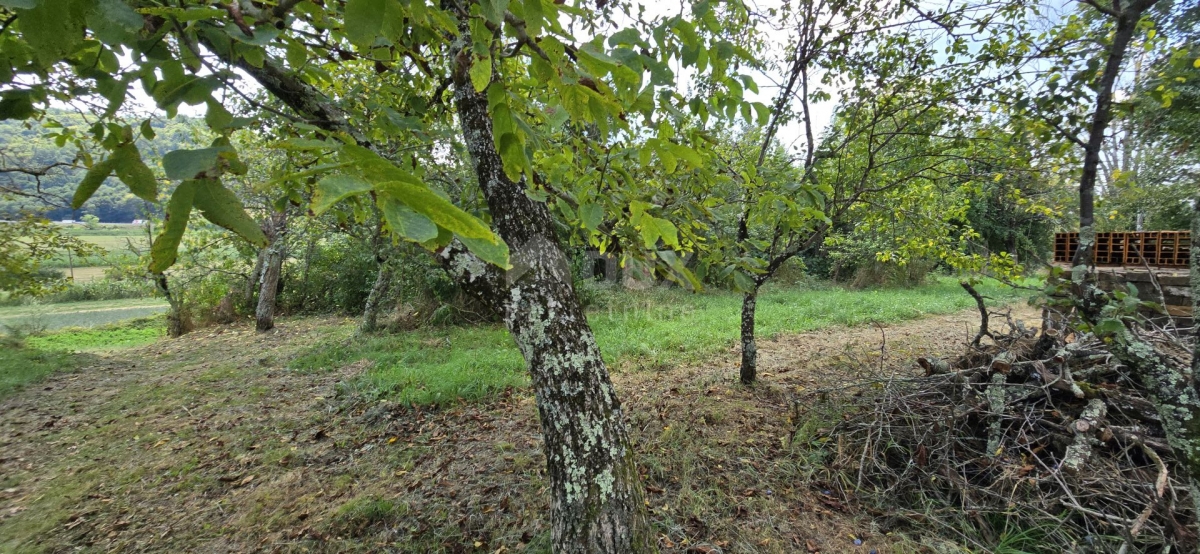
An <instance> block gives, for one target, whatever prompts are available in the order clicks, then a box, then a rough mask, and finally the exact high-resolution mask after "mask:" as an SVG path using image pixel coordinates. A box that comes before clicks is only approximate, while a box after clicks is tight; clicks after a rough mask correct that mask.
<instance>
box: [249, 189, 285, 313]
mask: <svg viewBox="0 0 1200 554" xmlns="http://www.w3.org/2000/svg"><path fill="white" fill-rule="evenodd" d="M286 225H287V215H286V214H284V213H283V212H275V213H274V214H272V215H271V219H270V221H269V222H268V223H267V225H266V227H267V229H266V230H267V233H266V235H267V238H268V239H270V241H271V242H270V243H269V244H268V245H267V247H266V248H264V249H263V250H264V252H265V254H264V255H263V268H262V280H261V281H260V283H259V290H258V307H257V308H255V309H254V327H255V328H256V329H258V330H259V331H260V332H262V331H270V330H271V329H274V328H275V297H276V296H277V295H278V294H279V277H280V273H281V272H282V270H283V235H284V229H285V228H286Z"/></svg>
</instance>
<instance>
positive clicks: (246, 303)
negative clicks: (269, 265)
mask: <svg viewBox="0 0 1200 554" xmlns="http://www.w3.org/2000/svg"><path fill="white" fill-rule="evenodd" d="M266 259H267V249H266V248H260V249H259V250H258V255H257V256H255V258H254V271H252V272H251V273H250V278H249V279H246V288H245V289H243V290H242V306H243V307H245V309H246V310H249V309H250V307H251V306H253V305H254V291H255V290H258V288H259V287H260V286H261V285H260V283H262V272H263V264H264V263H266Z"/></svg>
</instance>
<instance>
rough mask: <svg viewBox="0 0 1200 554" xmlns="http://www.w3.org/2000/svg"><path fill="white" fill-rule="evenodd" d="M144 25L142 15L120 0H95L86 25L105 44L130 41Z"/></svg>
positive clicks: (135, 37)
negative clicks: (94, 5)
mask: <svg viewBox="0 0 1200 554" xmlns="http://www.w3.org/2000/svg"><path fill="white" fill-rule="evenodd" d="M145 25H146V22H145V20H144V19H142V16H141V15H139V14H138V13H137V12H136V11H133V8H131V7H129V4H126V3H125V2H123V1H122V0H97V1H96V7H95V8H93V9H92V12H91V13H90V14H88V17H87V26H88V29H90V30H91V31H92V34H93V35H95V37H96V38H98V39H100V42H103V43H105V44H122V43H131V42H133V41H134V40H135V39H137V33H138V31H140V30H142V27H143V26H145Z"/></svg>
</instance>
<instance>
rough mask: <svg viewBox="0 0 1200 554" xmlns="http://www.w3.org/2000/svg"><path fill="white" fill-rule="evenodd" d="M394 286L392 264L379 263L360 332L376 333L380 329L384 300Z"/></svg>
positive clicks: (385, 261)
mask: <svg viewBox="0 0 1200 554" xmlns="http://www.w3.org/2000/svg"><path fill="white" fill-rule="evenodd" d="M391 286H392V264H390V263H388V262H387V260H384V261H382V262H380V263H379V273H378V275H376V276H375V284H374V285H372V286H371V294H370V295H368V296H367V306H366V308H365V309H363V318H362V324H361V325H360V326H359V331H360V332H362V333H374V332H375V331H376V330H377V329H378V328H379V312H380V311H381V308H382V306H383V298H384V296H387V293H388V289H390V288H391Z"/></svg>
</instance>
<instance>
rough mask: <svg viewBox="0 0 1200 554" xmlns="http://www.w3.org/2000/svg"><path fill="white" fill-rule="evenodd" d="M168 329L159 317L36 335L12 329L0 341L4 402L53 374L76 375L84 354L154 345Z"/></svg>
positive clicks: (0, 381) (0, 385) (0, 367)
mask: <svg viewBox="0 0 1200 554" xmlns="http://www.w3.org/2000/svg"><path fill="white" fill-rule="evenodd" d="M165 329H166V327H165V325H164V323H163V321H162V318H157V317H155V318H143V319H139V320H134V321H130V322H126V323H122V324H117V325H107V326H104V327H99V328H95V329H64V330H60V331H56V332H52V333H38V334H32V335H25V334H24V333H23V332H22V330H20V329H10V330H9V334H8V336H5V337H0V398H3V397H5V396H8V395H9V394H12V393H14V392H16V391H19V390H20V389H21V388H23V387H25V386H26V385H28V384H30V383H35V382H37V381H40V380H41V379H43V378H45V377H46V376H47V375H50V374H51V373H55V372H59V371H74V370H75V369H76V368H78V367H79V366H80V365H82V364H83V361H84V359H85V358H86V357H87V354H82V353H85V352H100V351H107V350H117V349H121V348H130V347H134V346H142V345H145V344H150V343H152V342H154V341H156V340H158V339H159V338H161V337H162V336H163V335H165V334H166V333H165Z"/></svg>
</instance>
